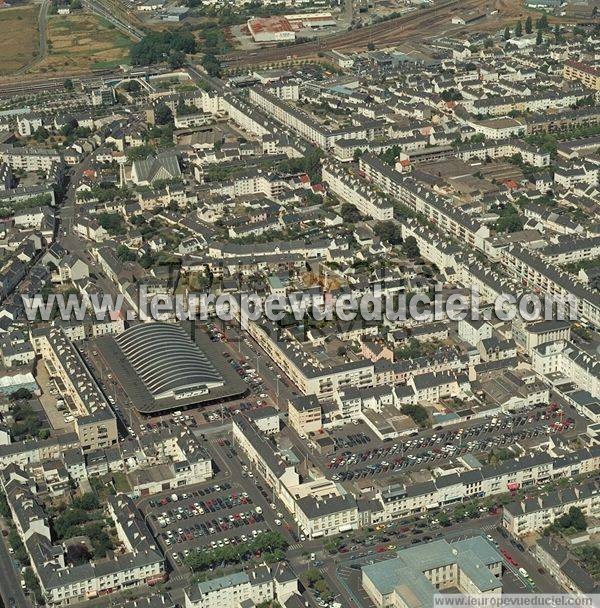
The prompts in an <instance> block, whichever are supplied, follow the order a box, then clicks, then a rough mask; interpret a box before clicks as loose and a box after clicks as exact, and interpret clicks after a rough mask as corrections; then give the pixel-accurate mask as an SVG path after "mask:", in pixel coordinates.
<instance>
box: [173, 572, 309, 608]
mask: <svg viewBox="0 0 600 608" xmlns="http://www.w3.org/2000/svg"><path fill="white" fill-rule="evenodd" d="M297 593H298V578H297V577H296V575H295V574H294V573H293V571H292V570H291V569H290V568H289V566H287V565H286V564H276V565H274V566H259V567H258V568H254V569H252V570H249V571H246V572H236V573H234V574H228V575H225V576H221V577H219V578H213V579H210V580H207V581H203V582H201V583H196V584H194V585H193V586H192V587H189V588H188V589H186V590H185V595H184V597H185V600H184V607H185V608H238V606H245V605H246V604H248V605H252V606H258V605H259V604H260V605H266V604H267V603H269V602H272V601H273V600H276V601H277V602H278V603H279V605H281V606H283V605H284V604H285V602H286V601H287V600H288V599H289V598H290V597H291V596H292V595H295V594H297Z"/></svg>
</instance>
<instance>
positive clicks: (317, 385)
mask: <svg viewBox="0 0 600 608" xmlns="http://www.w3.org/2000/svg"><path fill="white" fill-rule="evenodd" d="M232 312H233V314H234V316H235V317H236V318H237V319H238V320H239V318H240V316H239V315H240V309H239V307H237V306H236V303H235V302H234V301H232ZM244 322H245V324H246V326H247V331H248V333H249V334H250V335H251V336H252V337H253V338H254V339H255V340H256V341H257V342H258V344H259V345H260V347H261V348H262V349H263V350H264V351H265V352H266V353H267V354H268V355H269V356H270V357H271V359H273V361H274V362H275V363H276V364H277V365H278V366H279V367H280V368H281V369H282V370H283V372H284V373H285V374H286V376H288V378H289V379H290V380H291V381H292V382H293V383H294V384H295V385H296V386H297V387H298V389H299V390H300V391H301V392H302V393H303V394H304V395H315V396H316V397H317V398H318V399H320V400H325V399H331V398H333V397H334V396H335V395H336V394H337V393H338V392H339V391H340V390H343V389H344V388H348V387H352V386H354V387H358V388H367V387H371V386H374V384H375V368H374V365H375V364H374V363H373V362H372V361H369V360H358V361H351V362H347V363H340V364H338V365H335V366H332V367H324V366H322V365H321V364H319V363H318V362H316V361H313V360H312V359H311V358H310V357H309V355H308V354H307V353H306V351H305V350H304V349H303V348H302V346H301V345H300V344H299V343H298V342H296V341H295V339H294V338H292V337H288V336H285V335H284V334H283V332H282V330H281V329H280V328H279V327H278V326H277V325H276V324H275V323H273V322H271V321H269V320H266V319H261V320H259V321H251V320H244Z"/></svg>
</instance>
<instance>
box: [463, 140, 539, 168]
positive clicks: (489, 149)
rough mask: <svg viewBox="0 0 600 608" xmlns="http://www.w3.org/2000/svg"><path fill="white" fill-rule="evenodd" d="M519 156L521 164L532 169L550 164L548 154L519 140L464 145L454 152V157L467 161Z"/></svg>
mask: <svg viewBox="0 0 600 608" xmlns="http://www.w3.org/2000/svg"><path fill="white" fill-rule="evenodd" d="M515 154H520V155H521V158H522V159H523V162H525V163H527V164H528V165H532V166H534V167H547V166H548V165H549V164H550V153H549V152H546V151H544V150H541V149H539V148H534V147H533V146H530V145H528V144H526V143H525V142H523V141H521V140H503V141H484V142H479V143H476V144H466V145H464V146H462V147H460V148H459V149H458V150H457V151H456V156H457V157H458V158H460V159H461V160H464V161H467V160H471V159H473V158H478V159H480V160H485V159H486V158H492V159H496V158H507V157H511V156H514V155H515Z"/></svg>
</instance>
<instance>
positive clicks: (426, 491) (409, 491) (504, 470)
mask: <svg viewBox="0 0 600 608" xmlns="http://www.w3.org/2000/svg"><path fill="white" fill-rule="evenodd" d="M599 466H600V446H593V447H592V448H590V449H582V450H578V451H576V452H572V453H571V454H568V455H566V456H561V457H558V458H557V457H554V456H552V455H551V454H548V453H539V454H532V455H528V456H523V457H521V458H518V459H512V460H506V461H504V462H502V463H500V464H498V465H486V466H484V467H482V468H481V469H472V470H469V471H465V472H463V473H452V474H447V475H441V476H439V477H437V478H436V479H435V480H433V481H425V482H420V483H416V484H412V485H408V486H401V485H395V486H394V485H392V486H389V487H388V488H386V489H385V490H382V491H380V492H379V493H378V498H379V500H381V503H382V505H383V508H384V517H385V518H386V519H394V518H401V517H406V516H409V515H412V514H415V513H422V512H425V511H427V510H429V509H435V508H439V507H444V506H448V505H451V504H455V503H460V502H463V501H467V500H472V499H474V498H486V497H490V496H497V495H498V494H504V493H507V492H511V491H514V490H518V489H519V488H526V487H529V486H534V485H536V484H540V483H545V482H547V481H550V480H552V479H559V478H560V477H572V476H575V475H579V474H583V473H589V472H593V471H596V470H597V469H598V467H599Z"/></svg>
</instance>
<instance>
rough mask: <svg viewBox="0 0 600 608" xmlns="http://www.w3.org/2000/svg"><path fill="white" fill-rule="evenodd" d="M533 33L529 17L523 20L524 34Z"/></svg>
mask: <svg viewBox="0 0 600 608" xmlns="http://www.w3.org/2000/svg"><path fill="white" fill-rule="evenodd" d="M531 32H533V23H532V21H531V15H530V16H529V17H527V19H525V33H526V34H531Z"/></svg>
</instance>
